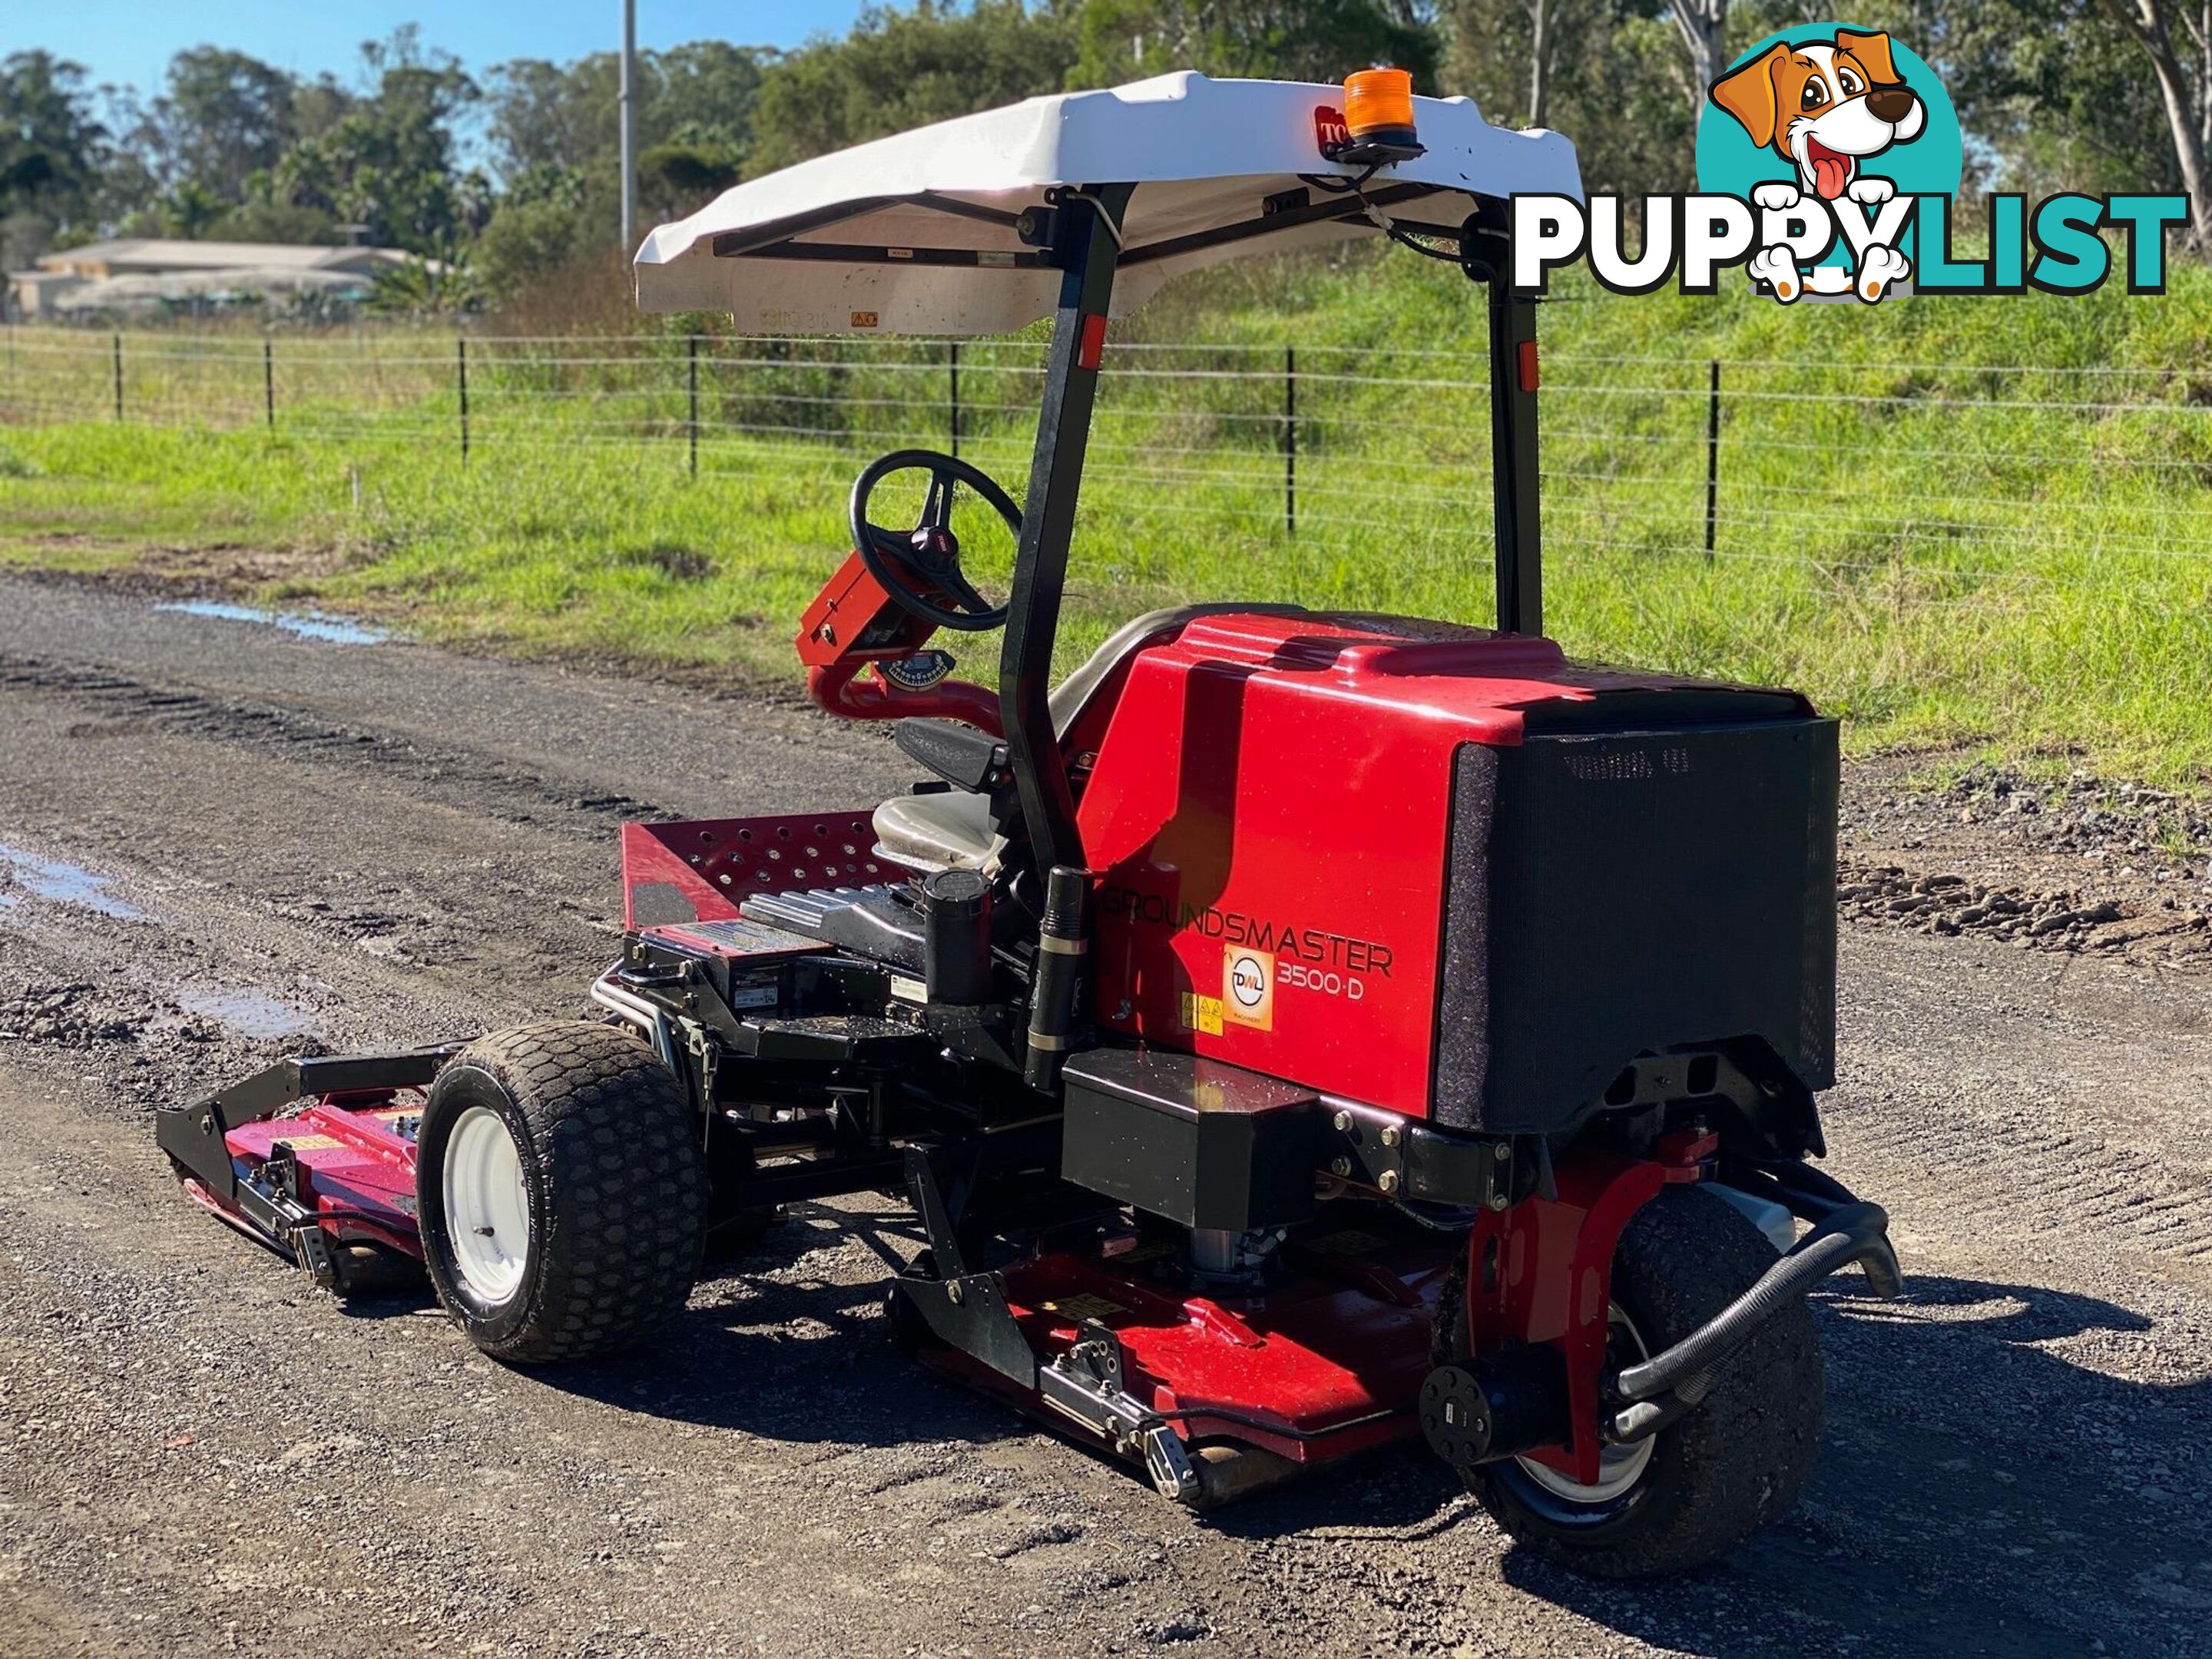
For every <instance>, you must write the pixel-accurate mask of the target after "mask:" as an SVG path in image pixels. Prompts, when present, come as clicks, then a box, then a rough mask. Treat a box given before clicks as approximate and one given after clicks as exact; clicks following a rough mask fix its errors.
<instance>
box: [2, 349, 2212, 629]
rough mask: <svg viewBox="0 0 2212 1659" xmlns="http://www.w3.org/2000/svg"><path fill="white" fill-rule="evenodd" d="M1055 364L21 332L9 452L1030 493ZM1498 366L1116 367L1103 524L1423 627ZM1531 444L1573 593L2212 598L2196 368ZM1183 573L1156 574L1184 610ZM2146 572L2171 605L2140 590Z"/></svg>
mask: <svg viewBox="0 0 2212 1659" xmlns="http://www.w3.org/2000/svg"><path fill="white" fill-rule="evenodd" d="M1043 353H1044V347H1043V344H1042V342H1041V341H1039V340H1036V339H1034V338H1024V339H1018V340H1012V341H975V340H967V341H951V340H927V339H924V340H912V339H902V340H879V341H878V340H860V341H852V340H839V341H808V340H764V339H756V338H743V337H710V336H702V335H693V336H653V337H589V338H569V337H492V336H480V335H471V336H467V337H459V338H455V337H432V336H428V335H423V334H416V333H381V334H377V333H364V334H358V335H351V336H331V337H285V338H282V339H258V338H250V337H232V336H197V335H182V334H143V335H128V336H126V335H123V334H112V335H106V336H98V335H88V334H79V333H74V332H62V331H41V330H37V329H29V328H17V329H11V330H9V331H8V336H7V339H6V343H5V356H4V362H0V423H7V424H14V425H19V426H54V425H67V424H77V423H103V424H112V423H118V422H119V423H124V424H126V425H129V424H141V425H145V426H149V427H159V428H185V429H191V430H196V431H208V432H224V431H228V432H245V433H250V432H252V431H254V430H256V429H258V430H259V431H260V432H262V433H264V434H266V435H270V436H273V437H274V438H276V439H279V440H283V441H287V442H291V443H304V444H320V445H337V446H356V447H380V448H382V447H402V448H404V449H406V450H409V451H410V452H413V453H416V456H417V457H418V459H420V460H421V462H422V464H424V465H435V466H442V465H450V466H452V467H453V468H455V469H461V468H478V469H480V468H483V467H484V466H486V465H493V464H495V463H496V462H497V461H499V460H500V459H501V458H502V457H520V458H529V459H532V460H533V461H534V462H536V463H537V464H538V465H551V466H555V467H556V468H557V466H558V465H560V464H561V458H562V456H564V455H565V456H570V457H581V456H586V455H592V454H606V453H619V454H622V455H624V456H627V457H629V458H631V459H633V460H634V461H635V465H636V467H637V469H638V470H639V471H640V472H641V474H644V473H648V472H649V473H650V474H652V475H653V477H668V476H673V477H678V478H681V479H686V480H688V479H697V480H699V481H701V483H702V485H705V484H712V483H718V482H722V481H726V480H730V479H733V478H751V479H755V480H758V479H761V478H763V477H771V476H772V477H776V478H778V479H783V480H788V481H791V482H793V483H807V484H810V485H814V484H820V485H827V484H828V483H830V482H831V481H833V480H836V479H837V478H839V477H841V475H848V474H849V472H850V471H851V470H852V468H853V467H854V465H856V464H857V461H858V459H860V458H862V457H864V456H866V455H867V454H871V453H874V452H877V451H880V450H884V449H888V448H892V447H908V446H912V447H931V448H939V449H944V450H947V451H950V452H951V453H955V454H958V455H963V456H964V457H966V458H968V459H972V460H975V461H976V462H977V463H978V464H980V465H984V466H985V467H987V469H989V470H992V471H994V472H996V473H997V474H998V475H999V476H1000V477H1001V478H1002V479H1004V480H1006V482H1007V483H1009V484H1010V486H1012V487H1013V488H1014V489H1017V491H1018V489H1019V488H1020V485H1021V483H1022V482H1023V480H1024V477H1025V474H1026V458H1027V455H1028V451H1029V447H1030V441H1031V436H1032V430H1033V427H1034V422H1035V418H1036V406H1035V399H1036V393H1037V391H1038V388H1039V385H1040V380H1041V375H1042V368H1043ZM1485 376H1486V357H1485V356H1484V355H1483V354H1481V353H1479V352H1467V351H1454V350H1450V349H1443V348H1432V347H1419V348H1407V347H1395V346H1393V347H1388V348H1376V347H1373V346H1357V347H1355V346H1334V345H1328V344H1312V343H1300V344H1297V345H1293V346H1286V345H1280V344H1267V343H1173V342H1149V341H1148V342H1138V343H1128V344H1124V345H1120V346H1117V347H1116V348H1115V349H1114V350H1113V351H1112V352H1111V353H1110V354H1109V374H1108V375H1107V377H1106V380H1105V382H1104V386H1103V391H1102V395H1101V398H1100V400H1099V403H1098V406H1097V413H1096V417H1095V424H1094V428H1093V436H1092V440H1091V451H1090V453H1091V467H1090V474H1089V476H1090V477H1091V481H1092V492H1091V493H1092V494H1093V495H1097V496H1102V497H1103V498H1104V499H1105V501H1108V502H1109V503H1111V507H1110V509H1109V510H1111V511H1113V512H1115V513H1117V514H1118V515H1119V518H1118V520H1117V522H1118V526H1119V527H1120V529H1121V531H1122V532H1125V533H1126V534H1128V535H1139V534H1146V533H1152V534H1160V533H1165V532H1166V531H1167V528H1168V527H1169V526H1172V528H1173V530H1174V532H1176V533H1178V534H1180V535H1182V536H1184V537H1188V536H1191V535H1193V534H1194V533H1195V534H1199V535H1204V536H1212V537H1218V538H1223V539H1224V540H1225V542H1229V543H1234V544H1238V545H1245V546H1250V547H1255V548H1265V547H1276V548H1285V547H1292V548H1297V549H1299V550H1301V556H1300V559H1299V561H1298V565H1297V568H1299V569H1300V571H1302V572H1304V573H1305V574H1312V573H1314V572H1316V571H1319V572H1321V573H1322V574H1324V576H1325V577H1326V578H1327V582H1326V584H1325V585H1326V586H1328V589H1329V591H1328V592H1324V593H1323V594H1322V595H1320V597H1322V598H1326V599H1336V600H1350V601H1352V602H1360V603H1373V602H1387V601H1389V600H1390V599H1393V598H1394V597H1400V598H1402V595H1403V593H1404V591H1405V589H1406V586H1407V581H1408V580H1413V579H1414V578H1417V577H1419V575H1421V574H1422V573H1423V572H1427V573H1429V574H1433V573H1434V571H1435V569H1436V568H1437V563H1436V562H1437V560H1439V559H1449V560H1452V561H1455V562H1457V564H1459V565H1462V566H1464V567H1466V568H1468V569H1469V570H1477V571H1479V570H1480V569H1482V568H1486V554H1487V539H1486V538H1487V536H1488V532H1489V522H1490V511H1491V507H1490V499H1491V497H1490V477H1489V453H1488V452H1489V442H1490V436H1489V415H1488V403H1487V398H1488V393H1487V386H1486V378H1485ZM1541 410H1542V416H1541V419H1542V428H1543V440H1544V455H1545V461H1544V468H1543V480H1544V485H1545V491H1544V512H1545V528H1546V536H1547V556H1548V557H1549V559H1550V560H1551V562H1552V567H1553V570H1554V571H1555V572H1558V573H1559V574H1560V579H1561V580H1566V581H1569V582H1571V581H1572V580H1574V577H1575V573H1576V570H1577V562H1583V564H1585V565H1586V566H1587V567H1588V568H1591V569H1603V570H1604V571H1606V572H1607V574H1608V575H1609V576H1611V577H1617V576H1618V575H1619V574H1620V572H1621V571H1622V570H1624V569H1634V570H1649V569H1650V565H1651V562H1653V561H1660V560H1663V561H1667V562H1668V568H1670V569H1674V570H1677V571H1679V570H1680V568H1681V562H1682V561H1684V560H1685V559H1687V560H1690V561H1692V562H1703V563H1704V564H1705V565H1706V566H1707V567H1709V568H1732V569H1735V570H1738V571H1742V572H1747V573H1752V574H1759V573H1765V574H1767V575H1769V576H1778V575H1780V574H1782V573H1784V572H1788V573H1790V574H1791V577H1792V580H1795V581H1796V582H1797V583H1798V584H1799V586H1801V587H1802V586H1807V585H1809V586H1811V587H1812V588H1813V589H1814V590H1815V591H1817V592H1820V593H1822V594H1824V595H1826V596H1829V597H1832V598H1835V599H1838V600H1839V601H1841V602H1844V603H1846V604H1850V605H1860V606H1861V607H1862V608H1863V607H1864V606H1865V605H1868V604H1869V603H1872V602H1875V601H1879V602H1880V603H1881V604H1883V605H1887V606H1888V607H1890V610H1891V611H1892V615H1893V618H1894V616H1895V615H1897V614H1900V613H1901V611H1902V609H1903V607H1905V606H1906V605H1911V606H1912V607H1915V608H1922V607H1927V606H1931V605H1932V606H1944V605H1952V606H1955V605H1962V604H1972V605H1982V606H1984V607H1989V606H2006V607H2015V608H2016V607H2017V606H2018V605H2021V603H2023V602H2027V601H2029V600H2032V599H2033V596H2035V595H2037V594H2039V593H2045V594H2047V593H2049V592H2053V591H2056V590H2060V589H2063V590H2065V591H2066V592H2069V593H2075V594H2078V593H2080V592H2081V591H2083V590H2084V589H2086V588H2088V587H2091V586H2098V587H2101V588H2106V589H2112V590H2113V591H2119V592H2125V594H2126V595H2127V596H2128V597H2129V598H2130V601H2131V602H2134V603H2137V604H2150V605H2167V606H2170V605H2176V604H2196V603H2198V602H2200V601H2201V600H2202V599H2203V598H2204V597H2205V596H2206V591H2205V588H2204V586H2203V582H2204V580H2205V573H2207V572H2212V518H2209V517H2208V516H2207V509H2208V508H2212V369H2208V368H2203V367H2201V366H2191V367H2185V368H2164V367H2140V368H2138V367H2117V366H2112V365H2108V364H2097V365H2081V366H2078V367H2077V366H2066V365H2060V364H2051V363H2044V364H2024V363H2015V364H1963V365H1962V364H1960V363H1942V362H1834V361H1830V360H1826V359H1820V360H1814V359H1810V358H1808V359H1797V358H1749V357H1735V358H1711V357H1696V356H1688V357H1685V356H1669V355H1662V354H1658V353H1652V354H1649V355H1620V354H1611V355H1607V354H1590V355H1577V354H1576V353H1575V352H1573V351H1572V350H1561V349H1547V353H1546V355H1545V357H1544V359H1543V387H1542V394H1541ZM270 453H271V456H272V464H276V461H275V459H274V458H275V457H276V456H277V455H278V454H279V453H281V450H280V448H272V450H271V451H270ZM1332 553H1334V555H1337V556H1335V557H1334V558H1332V556H1331V555H1332ZM1393 561H1395V568H1393V566H1392V562H1393ZM1139 562H1140V563H1144V562H1145V561H1143V560H1141V559H1140V560H1139ZM1171 566H1172V561H1170V562H1168V563H1167V564H1162V563H1159V562H1157V561H1155V562H1150V563H1146V574H1147V576H1148V578H1149V579H1152V580H1158V581H1159V582H1161V583H1162V584H1164V585H1166V586H1172V585H1173V584H1174V582H1175V581H1176V575H1175V573H1174V570H1173V569H1172V568H1171ZM2146 570H2149V571H2154V572H2155V571H2164V572H2166V573H2168V575H2169V580H2167V581H2166V585H2165V586H2163V587H2160V586H2158V584H2156V583H2153V584H2151V585H2150V586H2145V584H2144V582H2143V580H2142V574H2143V573H2144V572H2145V571H2146ZM2176 580H2179V584H2180V585H2179V586H2175V581H2176ZM1478 588H1479V583H1474V584H1473V585H1471V586H1469V588H1468V592H1469V593H1474V592H1476V591H1477V589H1478ZM1300 597H1305V596H1304V595H1300ZM1473 605H1474V599H1469V600H1468V606H1469V607H1470V608H1472V606H1473Z"/></svg>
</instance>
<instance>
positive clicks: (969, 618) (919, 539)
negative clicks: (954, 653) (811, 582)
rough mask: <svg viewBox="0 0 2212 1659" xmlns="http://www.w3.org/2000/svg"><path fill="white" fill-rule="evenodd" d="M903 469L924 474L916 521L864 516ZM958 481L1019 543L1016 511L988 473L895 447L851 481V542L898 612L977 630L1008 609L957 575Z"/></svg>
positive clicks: (997, 624)
mask: <svg viewBox="0 0 2212 1659" xmlns="http://www.w3.org/2000/svg"><path fill="white" fill-rule="evenodd" d="M905 471H925V472H927V473H928V474H929V494H928V495H927V496H926V497H925V498H924V499H923V501H922V504H921V523H919V524H917V525H915V526H914V528H913V529H911V530H885V529H884V528H882V527H881V526H878V525H877V524H876V523H874V522H873V521H872V520H870V519H869V517H868V501H869V498H870V497H871V496H872V495H874V494H875V493H876V486H877V485H878V484H879V483H882V482H883V481H884V479H885V478H888V477H890V475H891V474H892V473H894V472H905ZM963 483H964V484H966V485H967V486H968V487H969V489H972V490H974V491H975V493H976V494H977V495H981V497H982V498H983V500H984V501H985V502H986V503H987V504H988V505H989V506H990V507H992V508H994V510H995V511H996V512H997V513H998V515H999V516H1000V518H1001V519H1004V520H1006V528H1007V529H1009V530H1011V531H1012V532H1014V537H1015V539H1016V540H1019V539H1020V538H1021V533H1022V510H1021V508H1020V507H1017V506H1015V505H1014V498H1013V497H1012V496H1011V495H1008V494H1006V491H1005V490H1004V489H1000V486H999V483H998V481H997V480H996V479H994V478H993V477H991V475H990V474H989V473H987V472H986V471H983V470H982V469H981V467H977V466H972V465H969V463H968V462H966V461H963V460H962V459H960V458H959V457H958V456H957V455H945V454H940V453H938V452H937V451H936V450H933V449H894V450H892V451H891V452H890V453H889V454H887V455H878V457H877V458H876V459H874V460H872V461H871V462H869V463H868V465H866V468H864V469H863V470H862V471H861V473H860V477H857V478H855V479H854V481H853V513H852V531H853V548H854V551H855V552H857V553H859V554H860V562H861V563H862V564H863V565H864V566H866V568H867V572H868V574H870V575H871V576H873V577H874V578H875V579H876V580H877V581H878V582H879V583H880V584H882V586H883V589H884V592H886V593H888V594H890V598H891V602H892V603H893V604H895V605H897V606H898V607H899V608H900V609H901V610H902V611H907V612H908V613H909V614H910V615H913V616H916V617H921V619H922V621H924V622H927V623H935V624H936V625H937V626H938V627H939V628H951V629H957V630H958V631H960V632H961V633H963V634H981V633H984V632H986V631H987V630H988V629H994V628H1002V627H1004V626H1005V625H1006V606H1005V605H993V604H992V603H991V602H990V601H989V600H988V599H985V598H984V597H983V596H982V595H981V593H978V592H976V591H975V586H974V584H973V583H971V582H969V580H968V578H967V577H966V576H965V575H963V574H961V569H960V542H959V538H957V537H956V536H955V535H953V533H952V491H953V488H954V486H956V485H957V484H963ZM933 593H942V594H945V595H947V596H949V597H950V598H951V600H952V603H951V605H941V604H939V602H938V601H937V600H936V599H933V598H932V597H931V595H932V594H933Z"/></svg>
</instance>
